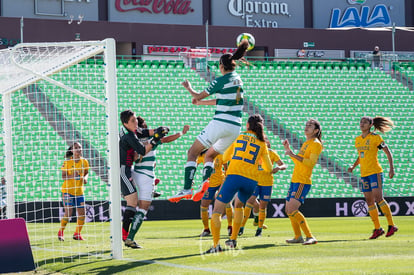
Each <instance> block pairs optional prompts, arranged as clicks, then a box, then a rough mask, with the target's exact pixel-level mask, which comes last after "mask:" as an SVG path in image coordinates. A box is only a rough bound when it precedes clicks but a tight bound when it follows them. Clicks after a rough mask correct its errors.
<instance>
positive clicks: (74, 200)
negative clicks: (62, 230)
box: [62, 193, 85, 208]
mask: <svg viewBox="0 0 414 275" xmlns="http://www.w3.org/2000/svg"><path fill="white" fill-rule="evenodd" d="M62 198H63V206H76V207H77V208H84V207H85V206H84V205H82V203H84V202H85V196H84V195H80V196H74V195H71V194H68V193H62Z"/></svg>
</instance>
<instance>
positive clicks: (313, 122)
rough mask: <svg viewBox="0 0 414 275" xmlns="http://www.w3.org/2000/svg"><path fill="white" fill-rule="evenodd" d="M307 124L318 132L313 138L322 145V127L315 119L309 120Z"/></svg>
mask: <svg viewBox="0 0 414 275" xmlns="http://www.w3.org/2000/svg"><path fill="white" fill-rule="evenodd" d="M309 122H311V123H312V124H313V125H314V126H315V129H317V130H319V131H318V132H317V133H316V134H315V138H317V139H318V140H319V141H320V142H321V143H322V126H321V124H320V122H319V121H317V120H316V119H310V120H309Z"/></svg>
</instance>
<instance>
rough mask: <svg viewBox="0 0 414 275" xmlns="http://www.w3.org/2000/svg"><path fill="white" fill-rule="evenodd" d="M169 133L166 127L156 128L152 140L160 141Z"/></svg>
mask: <svg viewBox="0 0 414 275" xmlns="http://www.w3.org/2000/svg"><path fill="white" fill-rule="evenodd" d="M169 131H170V128H168V127H163V126H161V127H158V128H157V129H155V131H154V138H155V139H157V140H160V139H162V138H163V137H165V135H166V134H168V132H169Z"/></svg>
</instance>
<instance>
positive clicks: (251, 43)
mask: <svg viewBox="0 0 414 275" xmlns="http://www.w3.org/2000/svg"><path fill="white" fill-rule="evenodd" d="M244 39H246V40H247V42H249V47H248V48H247V50H248V51H250V50H252V49H253V48H254V44H255V42H256V41H255V39H254V36H253V35H251V34H250V33H247V32H244V33H241V34H239V36H237V39H236V44H237V47H238V46H239V45H240V43H241V42H242V41H243V40H244Z"/></svg>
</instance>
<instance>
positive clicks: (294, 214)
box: [283, 119, 322, 245]
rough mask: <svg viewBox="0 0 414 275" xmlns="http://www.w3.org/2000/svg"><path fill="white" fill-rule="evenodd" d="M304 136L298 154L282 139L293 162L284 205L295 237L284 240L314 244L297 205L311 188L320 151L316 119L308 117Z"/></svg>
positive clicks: (303, 199)
mask: <svg viewBox="0 0 414 275" xmlns="http://www.w3.org/2000/svg"><path fill="white" fill-rule="evenodd" d="M305 136H306V141H305V142H304V143H303V145H302V147H301V148H300V151H299V153H298V154H295V153H293V151H292V149H290V144H289V141H288V140H287V139H286V140H285V141H283V146H284V147H285V153H286V155H288V156H290V158H291V159H292V161H293V163H294V164H295V168H294V169H293V174H292V179H291V183H290V188H289V191H288V194H287V197H286V206H285V209H286V214H287V215H288V216H289V219H290V222H291V224H292V227H293V232H294V233H295V237H294V238H293V239H289V240H286V242H287V243H302V244H304V245H308V244H316V243H317V242H318V241H317V240H316V238H315V237H314V236H313V235H312V233H311V231H310V228H309V226H308V223H307V222H306V219H305V217H304V216H303V214H302V213H301V212H300V211H299V207H300V206H301V204H303V203H304V202H305V198H306V195H307V194H308V192H309V190H310V188H311V185H312V179H311V176H312V170H313V167H314V166H315V165H316V163H317V162H318V158H319V155H320V153H321V152H322V140H321V138H322V128H321V125H320V123H319V122H318V121H317V120H314V119H310V120H309V121H307V122H306V126H305ZM301 229H302V231H303V232H304V233H305V235H306V240H305V241H304V240H303V238H302V234H301V231H300V230H301Z"/></svg>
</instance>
